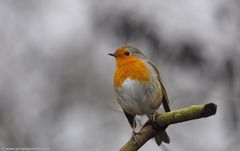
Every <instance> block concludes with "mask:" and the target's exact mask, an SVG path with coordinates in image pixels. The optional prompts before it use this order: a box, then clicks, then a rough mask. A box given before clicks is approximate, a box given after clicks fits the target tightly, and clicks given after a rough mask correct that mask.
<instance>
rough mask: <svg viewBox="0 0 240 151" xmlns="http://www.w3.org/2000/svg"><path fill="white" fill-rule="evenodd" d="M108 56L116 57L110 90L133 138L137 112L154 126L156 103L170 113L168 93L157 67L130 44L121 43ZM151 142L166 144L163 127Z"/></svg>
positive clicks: (166, 136)
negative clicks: (112, 83) (112, 86)
mask: <svg viewBox="0 0 240 151" xmlns="http://www.w3.org/2000/svg"><path fill="white" fill-rule="evenodd" d="M108 55H110V56H112V57H114V58H115V60H116V61H115V62H116V69H115V73H114V90H115V94H116V98H117V100H118V103H119V104H120V106H121V107H122V110H123V112H124V114H125V116H126V118H127V120H128V122H129V124H130V126H131V127H132V133H133V137H134V136H135V134H136V131H135V129H136V127H137V123H136V119H135V117H136V116H137V115H138V116H147V117H148V120H149V121H150V123H152V124H153V127H156V124H154V122H155V115H156V114H157V111H158V109H159V107H160V105H161V104H163V108H164V110H165V112H170V107H169V99H168V95H167V92H166V89H165V88H164V86H163V83H162V81H161V78H160V74H159V71H158V69H157V67H156V66H155V65H154V64H153V63H152V62H151V61H150V60H148V59H147V58H146V57H145V55H144V54H143V52H142V51H141V50H140V49H138V48H137V47H135V46H132V45H126V46H123V47H121V48H119V49H117V50H116V51H115V52H114V53H108ZM147 123H148V122H147ZM154 125H155V126H154ZM134 138H135V137H134ZM155 141H156V143H157V144H158V145H160V144H161V143H162V142H165V143H167V144H169V143H170V138H169V136H168V134H167V132H166V130H165V131H162V132H161V133H159V134H156V136H155ZM136 142H137V140H136Z"/></svg>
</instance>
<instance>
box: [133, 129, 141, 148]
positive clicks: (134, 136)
mask: <svg viewBox="0 0 240 151" xmlns="http://www.w3.org/2000/svg"><path fill="white" fill-rule="evenodd" d="M136 135H142V134H141V133H140V132H136V131H135V130H133V131H132V138H133V139H134V141H135V143H136V144H138V145H140V143H139V141H138V140H137V137H136Z"/></svg>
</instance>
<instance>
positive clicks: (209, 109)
mask: <svg viewBox="0 0 240 151" xmlns="http://www.w3.org/2000/svg"><path fill="white" fill-rule="evenodd" d="M216 111H217V106H216V105H215V104H213V103H209V104H205V105H193V106H190V107H187V108H183V109H179V110H175V111H171V112H167V113H163V114H158V115H157V116H156V123H157V125H158V126H159V127H160V128H159V129H158V130H156V129H154V128H153V127H152V125H151V124H147V125H145V126H144V127H143V128H142V129H141V130H140V131H139V133H137V134H136V135H135V138H136V140H137V142H136V141H135V139H134V138H131V139H130V140H129V141H128V142H127V143H126V144H125V145H124V146H123V147H122V148H121V149H120V151H137V150H138V149H139V148H140V147H142V146H143V145H144V144H145V143H146V142H147V141H148V140H150V139H151V138H153V137H154V136H155V135H156V134H157V133H160V132H161V131H164V130H165V129H166V127H167V126H168V125H171V124H176V123H180V122H185V121H190V120H194V119H199V118H203V117H209V116H212V115H214V114H215V113H216Z"/></svg>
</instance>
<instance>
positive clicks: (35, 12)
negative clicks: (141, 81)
mask: <svg viewBox="0 0 240 151" xmlns="http://www.w3.org/2000/svg"><path fill="white" fill-rule="evenodd" d="M239 8H240V2H239V1H238V0H228V1H227V0H212V1H209V0H201V1H193V0H158V1H157V0H148V1H139V0H132V1H121V2H120V1H116V0H102V1H93V0H89V1H84V0H70V1H67V0H50V1H49V0H38V1H37V0H21V1H18V0H1V2H0V146H1V147H49V148H50V150H53V151H65V150H66V151H69V150H81V151H113V150H118V149H119V148H120V147H121V146H123V145H124V144H125V143H126V142H127V141H128V140H129V138H130V137H131V128H130V126H129V124H128V122H127V120H126V118H125V115H124V114H123V113H122V111H121V108H120V106H119V105H118V103H117V101H116V98H115V94H114V90H113V74H114V69H115V61H114V59H113V58H111V57H109V56H108V55H107V53H109V52H114V51H115V50H116V49H117V48H120V47H122V46H124V45H125V44H132V45H135V46H137V47H138V48H140V49H141V50H142V51H143V52H144V53H145V54H146V56H147V57H148V58H149V59H150V60H152V61H153V62H154V63H155V64H156V65H157V66H158V69H159V70H160V74H161V77H162V80H163V83H164V85H165V87H166V89H167V92H168V95H169V97H170V105H171V108H172V109H179V108H183V107H188V106H191V105H194V104H205V103H209V102H213V103H215V104H217V105H218V111H217V114H216V115H215V116H212V117H209V118H206V119H200V120H195V121H190V122H185V123H180V124H176V125H171V126H170V127H169V128H168V129H167V131H168V133H169V136H170V138H171V143H170V144H169V145H165V146H160V147H158V146H157V145H156V144H155V142H154V140H150V141H149V142H148V143H147V144H145V145H144V146H143V147H142V148H141V149H140V150H141V151H147V150H151V151H158V150H170V151H186V150H188V151H193V150H194V151H203V150H204V151H226V150H228V151H239V149H240V144H239V142H240V134H239V133H240V110H239V108H240V102H239V97H240V59H239V58H240V29H239V27H240V10H239Z"/></svg>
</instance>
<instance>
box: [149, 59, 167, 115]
mask: <svg viewBox="0 0 240 151" xmlns="http://www.w3.org/2000/svg"><path fill="white" fill-rule="evenodd" d="M147 63H149V64H150V65H151V66H152V67H153V69H154V70H155V72H156V73H157V76H158V81H159V83H160V84H161V87H162V92H163V100H162V102H163V108H164V110H165V112H170V111H171V110H170V107H169V99H168V95H167V92H166V89H165V88H164V86H163V84H162V81H161V78H160V74H159V72H158V70H157V68H156V66H155V65H154V64H153V63H152V62H150V61H147Z"/></svg>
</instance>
